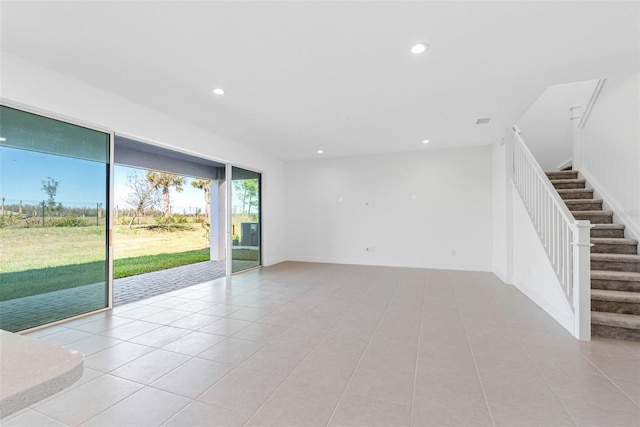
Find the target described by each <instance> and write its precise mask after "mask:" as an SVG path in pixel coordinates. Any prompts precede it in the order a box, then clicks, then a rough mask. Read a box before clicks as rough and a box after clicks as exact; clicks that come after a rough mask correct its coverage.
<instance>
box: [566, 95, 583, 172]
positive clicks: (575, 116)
mask: <svg viewBox="0 0 640 427" xmlns="http://www.w3.org/2000/svg"><path fill="white" fill-rule="evenodd" d="M569 111H571V118H570V119H569V120H571V121H572V122H573V143H572V145H573V148H572V157H573V158H572V160H571V167H572V168H573V170H580V167H581V166H582V144H581V141H580V139H581V130H580V120H581V119H582V105H574V106H573V107H571V108H569Z"/></svg>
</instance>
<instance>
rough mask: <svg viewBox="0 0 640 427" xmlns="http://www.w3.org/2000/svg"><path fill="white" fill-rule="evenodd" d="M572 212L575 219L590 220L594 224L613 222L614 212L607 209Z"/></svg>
mask: <svg viewBox="0 0 640 427" xmlns="http://www.w3.org/2000/svg"><path fill="white" fill-rule="evenodd" d="M571 214H572V215H573V217H574V218H575V219H580V220H588V221H591V223H592V224H611V223H613V212H607V211H572V212H571Z"/></svg>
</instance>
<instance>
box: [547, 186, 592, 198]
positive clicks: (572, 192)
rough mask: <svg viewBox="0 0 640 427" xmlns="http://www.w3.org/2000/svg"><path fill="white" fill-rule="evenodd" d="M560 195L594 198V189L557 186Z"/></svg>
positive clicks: (564, 196) (562, 196) (563, 196)
mask: <svg viewBox="0 0 640 427" xmlns="http://www.w3.org/2000/svg"><path fill="white" fill-rule="evenodd" d="M556 191H558V194H560V197H561V198H562V199H564V200H567V199H583V200H589V199H593V190H591V189H588V188H556Z"/></svg>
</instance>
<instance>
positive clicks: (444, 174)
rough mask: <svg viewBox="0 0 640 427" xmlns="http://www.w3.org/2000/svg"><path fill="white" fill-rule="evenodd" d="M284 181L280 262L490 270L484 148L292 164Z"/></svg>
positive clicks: (488, 184)
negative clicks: (284, 224)
mask: <svg viewBox="0 0 640 427" xmlns="http://www.w3.org/2000/svg"><path fill="white" fill-rule="evenodd" d="M286 181H287V191H286V205H287V215H286V218H287V229H286V235H287V249H288V252H287V258H288V259H291V260H300V261H314V262H335V263H352V264H371V265H388V266H409V267H426V268H448V269H461V270H480V271H490V270H491V267H492V265H491V264H492V256H491V253H492V230H491V227H492V225H491V224H492V219H491V205H492V193H491V185H492V184H491V147H490V146H484V147H475V148H467V149H455V150H427V151H424V152H414V153H403V154H392V155H376V156H364V157H349V158H337V159H319V160H312V161H298V162H291V163H287V165H286ZM367 247H373V248H375V249H374V251H367V250H366V248H367Z"/></svg>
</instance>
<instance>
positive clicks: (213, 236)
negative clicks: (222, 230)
mask: <svg viewBox="0 0 640 427" xmlns="http://www.w3.org/2000/svg"><path fill="white" fill-rule="evenodd" d="M218 203H219V200H218V180H216V179H212V180H211V181H210V183H209V259H210V260H211V261H219V260H220V253H219V244H218V240H219V229H218V222H219V221H220V218H219V216H218Z"/></svg>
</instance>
